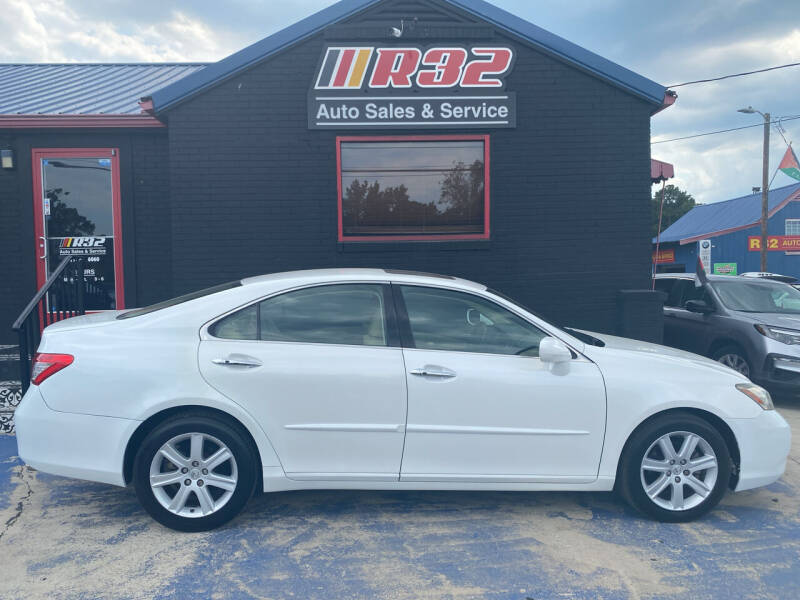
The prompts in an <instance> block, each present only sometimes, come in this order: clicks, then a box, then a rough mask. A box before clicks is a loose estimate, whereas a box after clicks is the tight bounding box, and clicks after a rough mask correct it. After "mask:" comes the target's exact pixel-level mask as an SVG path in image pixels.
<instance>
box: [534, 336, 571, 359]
mask: <svg viewBox="0 0 800 600" xmlns="http://www.w3.org/2000/svg"><path fill="white" fill-rule="evenodd" d="M539 358H540V359H541V361H542V362H546V363H550V364H553V365H558V364H561V363H565V362H569V361H571V360H572V350H570V349H569V347H568V346H567V345H566V344H565V343H564V342H562V341H561V340H557V339H556V338H554V337H546V338H543V339H542V341H541V342H539Z"/></svg>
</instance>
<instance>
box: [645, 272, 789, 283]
mask: <svg viewBox="0 0 800 600" xmlns="http://www.w3.org/2000/svg"><path fill="white" fill-rule="evenodd" d="M695 278H696V275H695V274H694V273H657V274H656V275H655V277H654V279H686V280H692V281H693V280H694V279H695ZM706 279H708V280H709V281H746V282H747V283H756V284H770V283H784V282H782V281H778V280H777V279H769V278H768V277H741V276H738V277H737V276H731V275H706Z"/></svg>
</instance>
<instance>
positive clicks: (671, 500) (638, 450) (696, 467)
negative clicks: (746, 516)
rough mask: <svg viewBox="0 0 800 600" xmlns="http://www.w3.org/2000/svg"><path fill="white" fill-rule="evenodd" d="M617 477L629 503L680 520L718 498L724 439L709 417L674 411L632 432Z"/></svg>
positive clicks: (726, 468) (724, 481)
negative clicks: (711, 423) (709, 420)
mask: <svg viewBox="0 0 800 600" xmlns="http://www.w3.org/2000/svg"><path fill="white" fill-rule="evenodd" d="M619 476H620V478H621V479H620V482H619V483H620V486H621V488H622V492H623V495H624V496H625V498H626V499H627V500H628V502H629V503H630V504H631V505H632V506H633V507H634V508H636V509H637V510H639V511H640V512H642V513H644V514H646V515H648V516H650V517H653V518H655V519H657V520H659V521H667V522H685V521H691V520H693V519H696V518H698V517H700V516H702V515H704V514H706V513H707V512H708V511H710V510H711V509H713V508H714V507H715V506H716V505H717V504H718V503H719V501H720V500H721V499H722V496H723V495H724V494H725V490H726V489H727V487H728V484H729V482H730V477H731V458H730V453H729V450H728V446H727V444H726V443H725V440H724V438H723V437H722V436H721V435H720V433H719V432H718V431H717V430H716V429H715V428H714V427H712V426H711V425H710V424H709V423H708V422H706V421H704V420H703V419H701V418H699V417H697V416H695V415H691V414H674V415H668V416H664V417H662V418H656V419H654V420H653V421H651V422H650V423H647V424H646V425H645V426H644V427H642V428H641V429H639V430H638V431H637V432H635V433H634V435H633V437H632V438H631V439H630V441H629V443H628V445H627V447H626V451H625V454H624V455H623V457H622V464H621V468H620V473H619Z"/></svg>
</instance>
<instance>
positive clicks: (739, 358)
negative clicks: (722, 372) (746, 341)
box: [711, 344, 753, 378]
mask: <svg viewBox="0 0 800 600" xmlns="http://www.w3.org/2000/svg"><path fill="white" fill-rule="evenodd" d="M711 358H712V359H713V360H715V361H717V362H718V363H722V364H723V365H725V366H726V367H730V368H731V369H733V370H734V371H737V372H739V373H741V374H742V375H744V376H745V377H747V378H750V376H751V375H752V374H753V369H752V367H751V366H750V361H749V360H747V355H746V354H745V353H744V351H743V350H742V349H741V348H740V347H739V346H735V345H733V344H731V345H728V346H723V347H722V348H719V349H718V350H716V351H714V353H713V354H712V355H711Z"/></svg>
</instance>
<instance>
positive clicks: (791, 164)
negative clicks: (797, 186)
mask: <svg viewBox="0 0 800 600" xmlns="http://www.w3.org/2000/svg"><path fill="white" fill-rule="evenodd" d="M778 168H779V169H780V170H781V171H783V172H784V173H785V174H786V175H788V176H789V177H791V178H792V179H797V181H800V164H799V163H798V162H797V156H796V155H795V153H794V150H792V147H791V146H789V147H788V148H787V149H786V154H784V155H783V160H782V161H781V164H780V166H779V167H778Z"/></svg>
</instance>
